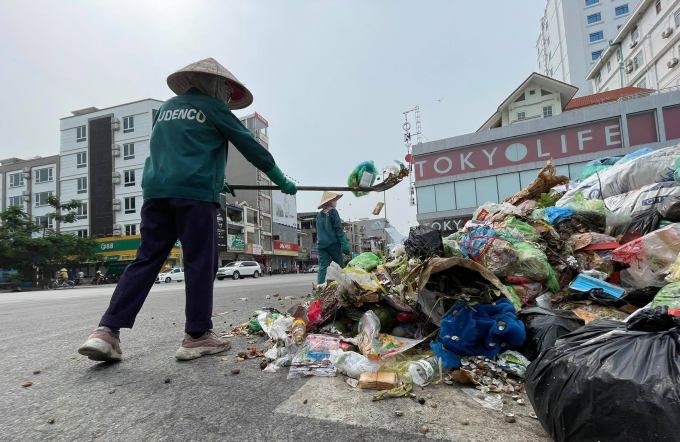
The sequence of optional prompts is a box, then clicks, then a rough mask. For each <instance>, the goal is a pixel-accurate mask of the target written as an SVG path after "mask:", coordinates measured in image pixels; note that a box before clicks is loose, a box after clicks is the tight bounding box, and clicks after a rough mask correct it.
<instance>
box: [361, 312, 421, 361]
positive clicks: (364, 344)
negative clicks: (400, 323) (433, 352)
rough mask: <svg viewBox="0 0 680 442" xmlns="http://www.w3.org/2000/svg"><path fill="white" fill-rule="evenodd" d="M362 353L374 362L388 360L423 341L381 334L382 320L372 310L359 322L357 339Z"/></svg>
mask: <svg viewBox="0 0 680 442" xmlns="http://www.w3.org/2000/svg"><path fill="white" fill-rule="evenodd" d="M356 341H357V345H358V346H359V348H360V349H361V353H363V355H364V356H366V357H367V358H368V359H370V360H372V361H377V360H381V359H387V358H389V357H390V356H393V355H396V354H397V353H402V352H404V351H406V350H408V349H409V348H412V347H415V346H416V345H418V344H420V343H421V342H422V341H423V340H422V339H407V338H398V337H396V336H392V335H388V334H384V333H380V319H378V317H377V316H376V315H375V313H373V311H372V310H369V311H367V312H366V313H365V314H364V316H362V317H361V320H360V321H359V334H358V335H357V338H356Z"/></svg>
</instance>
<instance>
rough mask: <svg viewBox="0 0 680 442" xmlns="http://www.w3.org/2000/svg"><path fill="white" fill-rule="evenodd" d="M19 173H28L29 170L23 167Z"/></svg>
mask: <svg viewBox="0 0 680 442" xmlns="http://www.w3.org/2000/svg"><path fill="white" fill-rule="evenodd" d="M21 171H22V172H23V173H28V172H30V171H31V169H29V168H28V167H24V168H23V169H21Z"/></svg>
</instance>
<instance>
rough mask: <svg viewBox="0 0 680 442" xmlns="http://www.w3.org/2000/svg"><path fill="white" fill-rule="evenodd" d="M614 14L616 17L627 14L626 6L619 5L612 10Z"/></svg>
mask: <svg viewBox="0 0 680 442" xmlns="http://www.w3.org/2000/svg"><path fill="white" fill-rule="evenodd" d="M614 13H615V14H616V16H617V17H618V16H619V15H625V14H628V5H621V6H617V7H616V8H614Z"/></svg>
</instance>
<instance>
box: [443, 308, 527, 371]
mask: <svg viewBox="0 0 680 442" xmlns="http://www.w3.org/2000/svg"><path fill="white" fill-rule="evenodd" d="M439 339H440V340H441V343H442V345H443V347H444V348H445V349H447V350H449V351H451V352H453V353H456V354H458V355H468V356H486V357H487V358H489V359H493V358H495V357H496V355H498V353H500V351H501V350H505V349H507V347H508V346H509V345H511V346H521V345H522V344H524V340H525V339H526V331H525V330H524V324H523V323H522V321H520V320H519V319H517V315H515V306H514V305H513V304H512V302H511V301H510V300H508V299H505V298H503V299H500V300H498V301H496V302H495V303H493V304H475V305H472V306H468V305H467V303H466V302H465V301H458V302H457V303H456V304H455V305H454V306H453V307H452V308H451V309H450V310H449V311H448V313H447V314H446V315H444V318H443V319H442V322H441V330H440V332H439ZM435 352H436V349H435ZM437 356H440V355H437ZM440 357H441V356H440Z"/></svg>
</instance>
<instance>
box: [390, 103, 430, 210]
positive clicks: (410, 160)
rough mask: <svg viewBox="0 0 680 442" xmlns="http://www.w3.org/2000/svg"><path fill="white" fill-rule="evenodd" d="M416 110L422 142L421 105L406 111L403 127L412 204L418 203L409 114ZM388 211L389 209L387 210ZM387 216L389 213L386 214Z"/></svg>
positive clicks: (419, 141)
mask: <svg viewBox="0 0 680 442" xmlns="http://www.w3.org/2000/svg"><path fill="white" fill-rule="evenodd" d="M411 112H414V113H415V119H416V133H415V135H416V143H418V144H422V142H423V134H422V133H421V131H420V107H419V106H416V107H414V108H413V109H411V110H407V111H406V112H404V124H403V125H402V128H403V129H404V132H405V133H404V145H406V158H407V159H408V160H407V161H408V163H409V164H408V170H409V174H408V176H409V201H410V203H411V205H412V206H415V205H416V198H415V197H416V195H415V185H414V181H413V156H412V150H411V132H410V130H411V123H409V122H408V114H409V113H411ZM386 212H387V211H386ZM385 217H387V215H385Z"/></svg>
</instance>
